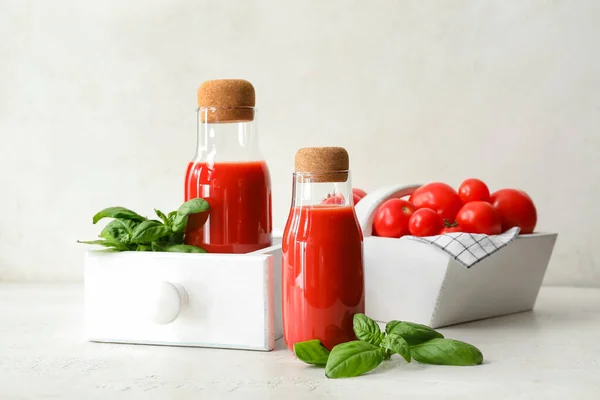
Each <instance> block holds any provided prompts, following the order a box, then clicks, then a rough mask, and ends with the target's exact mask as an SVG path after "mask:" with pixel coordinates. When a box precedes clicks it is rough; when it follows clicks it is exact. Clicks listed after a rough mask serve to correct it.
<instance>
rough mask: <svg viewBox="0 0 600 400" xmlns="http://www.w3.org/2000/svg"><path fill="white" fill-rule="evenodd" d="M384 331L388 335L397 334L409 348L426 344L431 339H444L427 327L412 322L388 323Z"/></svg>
mask: <svg viewBox="0 0 600 400" xmlns="http://www.w3.org/2000/svg"><path fill="white" fill-rule="evenodd" d="M385 331H386V333H387V334H388V335H389V334H390V333H397V334H398V335H400V336H402V337H403V338H404V340H406V341H407V342H408V344H409V345H411V346H414V345H417V344H419V343H423V342H426V341H428V340H431V339H435V338H443V337H444V335H442V334H441V333H439V332H438V331H436V330H434V329H432V328H430V327H428V326H427V325H421V324H415V323H414V322H406V321H390V322H388V323H387V325H386V326H385Z"/></svg>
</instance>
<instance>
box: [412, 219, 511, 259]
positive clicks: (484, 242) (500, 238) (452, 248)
mask: <svg viewBox="0 0 600 400" xmlns="http://www.w3.org/2000/svg"><path fill="white" fill-rule="evenodd" d="M518 234H519V228H517V227H515V228H511V229H509V230H507V231H506V232H504V233H502V234H500V235H493V236H488V235H481V234H475V233H463V232H453V233H446V234H443V235H438V236H427V237H417V236H403V237H402V238H403V239H409V240H418V241H420V242H424V243H430V244H432V245H434V246H436V247H439V248H440V249H442V250H443V251H445V252H446V253H448V254H450V255H451V256H452V257H453V258H454V259H455V260H456V261H458V262H459V263H461V264H462V265H464V266H465V267H467V268H471V267H472V266H473V265H475V264H477V263H478V262H479V261H481V260H484V259H486V258H488V257H489V256H491V255H492V254H494V253H495V252H497V251H498V250H500V249H502V248H503V247H506V245H508V244H509V243H510V242H512V241H513V240H514V238H516V237H517V235H518Z"/></svg>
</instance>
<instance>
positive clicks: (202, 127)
mask: <svg viewBox="0 0 600 400" xmlns="http://www.w3.org/2000/svg"><path fill="white" fill-rule="evenodd" d="M211 110H214V109H205V108H201V109H198V120H197V121H198V129H197V131H198V141H197V145H196V155H195V157H194V160H195V161H207V162H236V161H260V160H262V159H263V157H262V155H261V154H260V150H259V147H258V133H257V129H256V118H254V119H253V120H252V121H233V122H212V121H214V118H208V117H207V114H208V113H210V112H213V111H211ZM208 121H211V122H208Z"/></svg>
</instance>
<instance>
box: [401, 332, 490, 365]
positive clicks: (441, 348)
mask: <svg viewBox="0 0 600 400" xmlns="http://www.w3.org/2000/svg"><path fill="white" fill-rule="evenodd" d="M410 350H411V354H412V356H413V358H414V359H415V360H417V361H418V362H420V363H423V364H436V365H461V366H464V365H478V364H481V363H482V362H483V354H481V351H479V349H478V348H477V347H475V346H473V345H471V344H468V343H465V342H461V341H458V340H453V339H431V340H429V341H427V342H424V343H421V344H418V345H416V346H412V347H411V348H410Z"/></svg>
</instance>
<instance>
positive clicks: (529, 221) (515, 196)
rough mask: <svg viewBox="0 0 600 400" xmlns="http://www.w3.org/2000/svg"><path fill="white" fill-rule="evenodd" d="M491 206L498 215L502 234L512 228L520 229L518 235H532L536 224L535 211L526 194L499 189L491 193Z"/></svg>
mask: <svg viewBox="0 0 600 400" xmlns="http://www.w3.org/2000/svg"><path fill="white" fill-rule="evenodd" d="M491 200H492V205H493V206H494V207H495V208H496V210H497V211H498V214H500V218H501V220H502V232H505V231H507V230H509V229H510V228H512V227H514V226H518V227H519V228H521V231H520V233H522V234H525V233H532V232H533V231H534V229H535V224H536V223H537V211H536V209H535V205H534V204H533V200H531V197H529V195H528V194H527V193H525V192H524V191H522V190H517V189H501V190H498V191H497V192H494V193H492V197H491Z"/></svg>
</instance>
